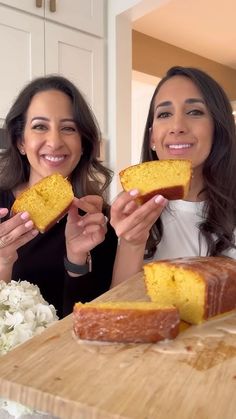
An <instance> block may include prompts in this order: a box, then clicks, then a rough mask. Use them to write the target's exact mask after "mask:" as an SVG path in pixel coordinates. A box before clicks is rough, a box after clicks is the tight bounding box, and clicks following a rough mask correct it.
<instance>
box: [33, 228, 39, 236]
mask: <svg viewBox="0 0 236 419" xmlns="http://www.w3.org/2000/svg"><path fill="white" fill-rule="evenodd" d="M38 233H39V231H38V230H36V229H35V228H34V229H33V230H32V231H31V234H32V236H37V234H38Z"/></svg>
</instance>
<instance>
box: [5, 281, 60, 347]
mask: <svg viewBox="0 0 236 419" xmlns="http://www.w3.org/2000/svg"><path fill="white" fill-rule="evenodd" d="M57 319H58V317H57V315H56V310H55V308H54V307H53V306H52V305H51V304H48V303H47V302H46V301H45V300H44V298H43V297H42V295H41V293H40V291H39V288H38V287H37V285H33V284H30V283H29V282H27V281H21V282H17V281H11V282H9V283H5V282H4V281H0V355H3V354H5V353H7V352H8V351H9V350H10V349H12V348H13V347H14V346H16V345H19V344H20V343H22V342H24V341H25V340H27V339H29V338H30V337H32V336H34V335H35V334H38V333H39V332H40V331H42V330H44V329H45V328H46V327H47V326H49V325H50V324H52V323H54V322H55V320H57Z"/></svg>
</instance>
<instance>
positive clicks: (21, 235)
mask: <svg viewBox="0 0 236 419" xmlns="http://www.w3.org/2000/svg"><path fill="white" fill-rule="evenodd" d="M5 129H6V134H7V138H6V139H7V148H6V150H5V151H4V152H3V153H2V155H1V157H0V217H1V224H0V272H1V279H3V280H5V281H9V280H11V279H14V280H27V281H29V282H32V283H34V284H37V285H38V286H39V288H40V291H41V293H42V294H43V297H44V298H45V299H46V300H47V301H48V302H49V303H51V304H53V305H54V306H55V308H56V309H57V312H58V315H59V317H62V316H63V315H65V314H67V313H69V312H71V311H72V309H73V304H74V303H75V302H76V301H82V302H85V301H89V300H91V299H93V298H95V297H97V296H98V295H99V294H102V293H103V292H105V291H106V290H108V289H109V287H110V282H111V277H112V268H113V262H114V258H115V252H116V243H117V238H116V235H115V232H114V230H113V229H112V227H111V226H110V224H109V223H108V224H107V223H106V220H107V218H106V217H107V216H108V215H109V206H108V204H107V202H106V189H107V186H108V185H109V183H110V181H111V177H112V173H111V171H110V170H108V169H107V168H105V167H104V166H103V165H102V163H101V162H100V161H99V160H98V153H99V146H100V141H101V135H100V131H99V127H98V124H97V122H96V119H95V117H94V115H93V113H92V111H91V109H90V108H89V106H88V104H87V102H86V101H85V99H84V98H83V95H82V94H81V93H80V92H79V90H78V89H77V88H76V87H75V86H74V84H73V83H71V82H70V81H69V80H68V79H66V78H64V77H61V76H57V75H52V76H46V77H41V78H37V79H35V80H33V81H32V82H30V83H28V85H26V86H25V88H24V89H23V90H22V91H21V92H20V94H19V95H18V97H17V98H16V100H15V102H14V103H13V105H12V107H11V109H10V111H9V113H8V115H7V117H6V121H5ZM55 172H59V173H60V174H62V175H63V176H64V177H67V178H68V179H69V180H70V182H71V184H72V187H73V191H74V195H75V198H74V201H73V205H72V206H71V208H70V210H69V212H68V215H66V216H65V217H63V218H62V219H61V220H60V222H58V223H56V224H55V225H54V226H53V227H52V228H50V230H48V231H47V232H46V233H44V234H38V231H37V230H36V229H35V228H34V225H33V222H32V220H30V216H29V214H28V213H25V212H24V213H21V214H17V215H15V216H11V212H10V211H11V207H12V204H13V202H14V200H15V198H16V197H17V196H18V195H19V194H20V193H21V192H22V191H24V190H25V189H26V188H28V187H30V186H32V185H34V184H35V183H36V182H37V181H39V180H40V179H42V178H44V177H45V176H48V175H51V174H53V173H55ZM90 258H91V260H92V267H91V263H90V261H88V259H90Z"/></svg>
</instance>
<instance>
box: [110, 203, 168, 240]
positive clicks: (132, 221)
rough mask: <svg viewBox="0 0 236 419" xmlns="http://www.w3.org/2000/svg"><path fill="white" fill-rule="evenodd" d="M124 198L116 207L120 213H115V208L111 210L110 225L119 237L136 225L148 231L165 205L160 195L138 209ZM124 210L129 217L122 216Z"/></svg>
mask: <svg viewBox="0 0 236 419" xmlns="http://www.w3.org/2000/svg"><path fill="white" fill-rule="evenodd" d="M124 198H125V199H124V200H123V203H122V204H120V203H119V205H118V206H119V208H120V211H118V210H117V211H116V208H112V211H111V225H112V226H113V227H114V228H115V230H116V234H117V235H118V236H121V235H122V234H124V233H125V232H127V231H129V230H131V229H133V228H134V227H135V226H137V225H139V226H140V227H141V228H145V227H146V228H149V229H150V226H152V224H154V222H155V221H156V220H157V218H158V217H159V216H160V214H161V212H162V210H163V208H164V207H165V206H166V204H167V200H166V199H165V198H164V197H163V196H161V195H157V196H155V197H153V198H152V199H150V200H149V201H147V202H146V203H145V204H143V205H141V206H138V207H131V202H127V201H126V198H127V197H124ZM127 206H128V211H127ZM124 209H126V210H125V211H127V213H128V214H129V215H126V214H124Z"/></svg>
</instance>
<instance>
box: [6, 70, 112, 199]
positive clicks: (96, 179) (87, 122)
mask: <svg viewBox="0 0 236 419" xmlns="http://www.w3.org/2000/svg"><path fill="white" fill-rule="evenodd" d="M48 90H58V91H60V92H62V93H65V94H66V95H67V96H68V97H69V98H70V100H71V103H72V108H73V118H74V120H75V123H76V126H77V129H78V131H79V134H80V136H81V142H82V148H83V154H82V155H81V158H80V161H79V162H78V164H77V166H76V167H75V169H74V170H73V172H72V173H71V176H70V180H71V183H72V186H73V190H74V194H75V196H77V197H81V196H84V195H87V194H97V195H100V196H103V198H104V200H105V201H104V202H105V204H104V206H105V207H107V204H106V199H105V197H106V194H105V191H106V190H107V187H108V185H109V184H110V182H111V180H112V174H113V173H112V171H111V170H109V169H107V168H106V167H104V166H103V165H102V163H101V162H100V161H99V160H98V154H99V147H100V142H101V133H100V129H99V126H98V123H97V120H96V118H95V116H94V114H93V112H92V110H91V109H90V107H89V105H88V104H87V102H86V100H85V99H84V97H83V95H82V94H81V93H80V91H79V90H78V89H77V88H76V87H75V85H74V84H73V83H72V82H70V81H69V80H68V79H66V78H65V77H62V76H58V75H49V76H45V77H39V78H36V79H34V80H33V81H31V82H30V83H28V84H27V85H26V86H25V87H24V88H23V90H22V91H21V92H20V93H19V95H18V97H17V98H16V100H15V102H14V103H13V105H12V107H11V109H10V111H9V112H8V114H7V116H6V120H5V125H4V128H5V133H6V143H7V148H6V150H5V151H4V152H3V153H2V155H1V157H0V167H1V170H0V189H1V190H11V189H13V188H14V187H16V186H18V185H19V184H21V183H24V182H27V181H28V179H29V174H30V164H29V161H28V159H27V157H26V156H24V155H22V154H20V152H19V150H18V148H17V143H19V139H21V138H23V135H24V128H25V124H26V113H27V110H28V108H29V106H30V103H31V100H32V98H33V97H34V96H35V95H36V94H37V93H39V92H44V91H48Z"/></svg>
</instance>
